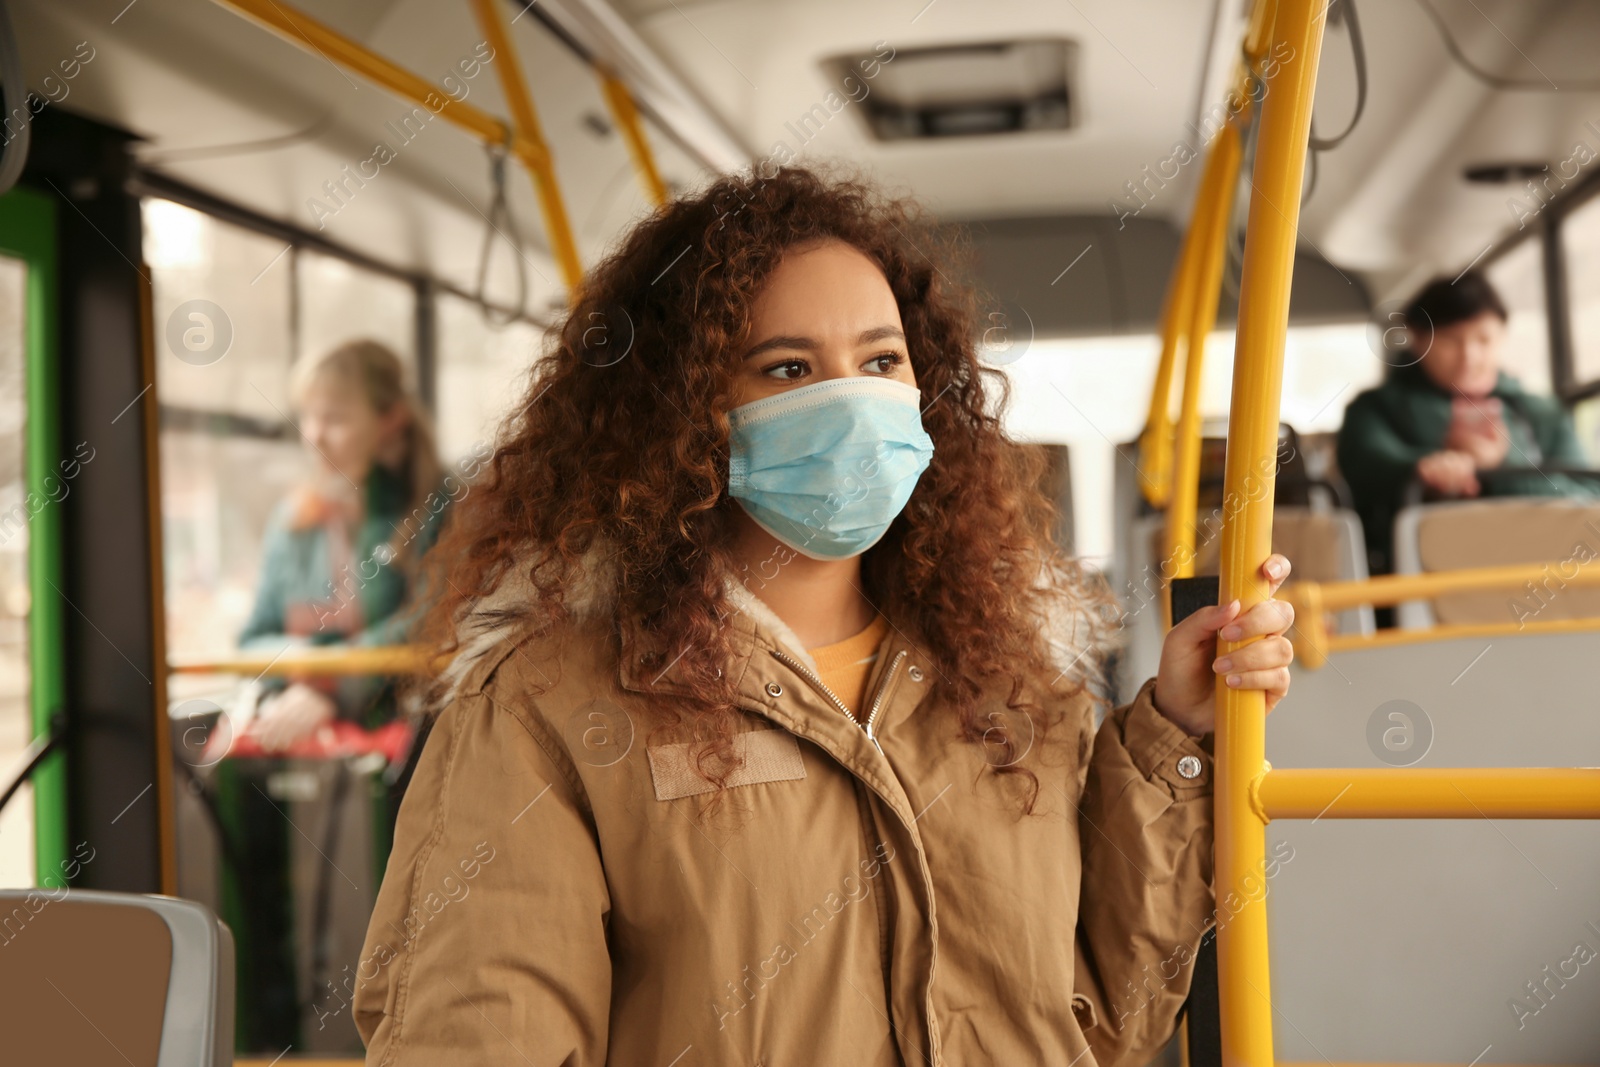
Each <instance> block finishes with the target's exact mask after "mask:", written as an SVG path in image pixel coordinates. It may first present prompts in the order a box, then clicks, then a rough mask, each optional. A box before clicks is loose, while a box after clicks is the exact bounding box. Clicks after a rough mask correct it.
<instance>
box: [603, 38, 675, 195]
mask: <svg viewBox="0 0 1600 1067" xmlns="http://www.w3.org/2000/svg"><path fill="white" fill-rule="evenodd" d="M600 88H601V91H602V92H604V93H605V97H606V103H607V104H608V105H610V107H611V117H612V118H614V119H616V120H617V128H618V129H619V130H621V131H622V139H623V140H624V141H626V142H627V144H628V154H629V155H630V156H632V157H633V169H634V170H636V171H638V172H639V183H640V184H641V185H643V186H644V192H645V195H646V196H648V197H649V198H650V202H651V203H653V204H655V206H656V207H661V206H662V205H664V204H665V203H666V202H667V200H668V199H669V196H668V193H667V184H666V183H665V182H663V181H662V180H661V172H660V171H659V170H657V169H656V157H655V154H654V153H652V152H651V151H650V142H649V141H648V140H647V139H646V138H645V135H644V124H643V123H641V122H640V121H639V109H638V107H636V106H635V105H634V102H633V94H632V93H630V92H628V87H627V86H626V85H624V84H623V83H622V80H621V79H620V78H618V77H617V76H616V75H615V74H613V73H611V72H610V71H609V70H606V69H605V68H604V67H601V68H600Z"/></svg>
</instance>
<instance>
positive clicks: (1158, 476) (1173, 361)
mask: <svg viewBox="0 0 1600 1067" xmlns="http://www.w3.org/2000/svg"><path fill="white" fill-rule="evenodd" d="M1197 243H1198V242H1197V239H1196V237H1195V231H1194V227H1193V226H1191V227H1190V228H1189V231H1188V232H1187V233H1186V234H1185V235H1184V238H1183V243H1182V244H1181V245H1179V246H1178V259H1177V262H1175V263H1174V264H1173V265H1172V279H1171V281H1170V282H1168V283H1167V295H1166V298H1165V299H1164V300H1163V301H1162V305H1161V360H1160V362H1159V363H1157V364H1156V381H1155V385H1154V386H1153V387H1152V388H1151V391H1150V413H1149V414H1148V415H1147V416H1146V417H1145V420H1144V430H1143V431H1142V432H1141V433H1140V434H1139V462H1138V464H1137V468H1138V472H1139V491H1140V492H1141V493H1143V494H1144V498H1145V500H1146V501H1148V502H1149V504H1150V506H1151V507H1153V508H1164V507H1166V506H1167V503H1168V501H1169V500H1170V499H1171V497H1172V379H1173V375H1174V371H1175V370H1176V369H1177V363H1178V346H1179V345H1181V344H1182V343H1183V337H1184V333H1183V327H1184V325H1185V324H1186V323H1187V322H1188V321H1189V306H1190V304H1191V303H1192V302H1193V299H1194V275H1195V267H1196V263H1197V261H1198V259H1199V256H1198V254H1197V253H1196V251H1195V246H1196V244H1197Z"/></svg>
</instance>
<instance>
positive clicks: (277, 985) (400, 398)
mask: <svg viewBox="0 0 1600 1067" xmlns="http://www.w3.org/2000/svg"><path fill="white" fill-rule="evenodd" d="M405 377H406V375H405V368H404V365H403V364H402V362H401V360H400V358H399V357H398V356H397V355H396V354H395V353H394V352H393V350H391V349H390V348H389V347H387V346H386V345H383V344H381V343H380V342H378V341H374V340H366V339H361V340H352V341H348V342H346V343H344V344H341V345H339V346H337V347H335V348H333V349H331V350H329V351H326V352H323V353H320V354H317V355H315V356H313V357H311V358H308V359H305V360H302V361H301V362H300V363H299V364H297V365H296V366H295V368H294V371H293V374H292V379H291V393H292V398H293V401H294V407H295V409H296V413H297V422H298V428H299V432H300V437H301V439H302V440H303V441H304V443H305V446H306V451H307V453H308V458H310V460H311V461H312V470H311V473H310V475H309V477H308V478H307V479H306V480H305V482H304V483H303V484H302V485H300V486H299V487H297V488H296V489H295V490H294V491H292V492H291V493H289V494H288V495H287V496H286V497H285V498H284V499H283V500H282V501H281V502H280V503H279V505H278V507H277V508H276V510H275V511H274V512H273V515H272V518H271V519H270V520H269V523H268V526H267V530H266V533H265V536H264V539H263V545H262V566H261V577H260V580H259V582H258V585H257V589H256V600H255V606H254V609H253V610H252V611H251V613H250V618H249V621H248V622H247V623H246V625H245V628H244V631H243V632H242V633H241V634H240V638H239V642H240V645H241V647H245V648H253V649H261V650H273V651H276V650H280V649H284V648H287V647H293V646H317V645H348V646H364V645H392V644H400V643H403V642H405V641H406V640H407V636H408V631H409V628H410V623H411V620H412V615H413V614H414V612H413V611H412V609H411V604H412V603H414V602H416V601H418V600H419V599H420V598H419V597H418V596H417V595H416V594H417V583H416V582H415V581H414V577H415V575H416V573H417V572H416V564H417V563H418V561H419V560H420V559H421V557H422V556H423V554H424V553H425V552H427V550H428V549H429V548H431V547H432V545H433V542H434V540H435V539H436V538H437V535H438V530H439V525H440V522H441V518H442V513H443V511H444V510H445V507H446V505H447V504H448V503H449V499H450V496H451V495H452V494H448V493H446V492H445V491H444V487H445V486H446V485H448V484H450V480H448V479H445V478H443V477H442V475H443V473H444V472H443V471H442V469H441V467H440V463H439V459H438V455H437V453H436V450H435V447H434V441H433V433H432V431H431V429H430V428H429V425H428V421H427V417H426V414H425V412H424V411H423V409H422V407H421V405H420V403H419V402H418V400H417V398H416V396H415V395H414V394H413V393H412V392H411V391H410V390H409V389H408V388H407V386H406V381H405ZM258 685H259V686H260V690H259V693H258V694H257V695H256V697H255V699H254V701H253V703H254V707H255V710H254V714H253V715H251V716H249V717H248V718H247V719H242V720H241V722H242V723H247V725H242V726H241V725H240V724H238V723H236V724H235V729H236V731H237V732H238V736H239V738H241V739H243V740H247V741H254V742H256V744H254V745H250V744H247V745H245V746H243V747H236V748H235V750H234V751H233V753H232V754H231V758H229V759H228V760H226V761H225V762H224V764H223V765H222V766H221V767H219V768H218V770H219V772H220V778H219V783H218V784H219V793H220V796H219V799H220V800H221V801H222V802H223V805H224V811H225V812H226V815H225V821H227V822H229V823H231V824H232V827H231V832H232V833H233V834H237V835H239V843H240V844H241V845H242V846H243V847H240V848H237V849H235V850H234V858H233V867H234V868H235V869H234V875H235V877H236V879H237V883H238V886H239V889H238V892H239V894H240V896H239V898H238V901H237V904H236V906H235V909H234V913H233V914H228V915H226V917H227V918H228V920H229V922H230V924H231V925H233V926H234V929H235V930H236V931H239V933H238V935H237V936H238V938H239V955H238V959H239V966H238V985H239V993H240V996H239V1000H240V1004H241V1006H242V1010H241V1012H240V1016H239V1022H238V1031H239V1048H240V1049H242V1050H246V1051H266V1050H271V1051H281V1050H282V1049H283V1048H284V1047H285V1045H296V1046H300V1047H304V1046H303V1045H301V1037H302V1033H303V1032H304V1033H305V1034H306V1035H307V1036H309V1032H310V1029H311V1028H310V1026H309V1021H310V1017H311V1014H312V1013H314V1014H315V1015H316V1017H317V1029H318V1030H319V1031H320V1030H322V1028H323V1026H324V1023H325V1021H326V1020H325V1019H324V1018H323V1016H324V1014H334V1015H337V1013H334V1012H332V1011H331V1009H330V1010H329V1012H327V1013H324V1012H323V1011H321V1010H319V1002H320V1001H322V1000H324V999H327V997H328V994H327V992H326V991H325V990H324V985H325V984H326V983H325V982H324V979H326V980H328V981H332V980H333V979H335V978H337V977H338V975H337V974H333V973H331V972H334V971H336V970H337V963H338V962H340V961H333V962H330V961H329V960H327V959H326V958H325V953H326V952H327V948H326V947H325V946H326V945H327V944H329V943H331V942H329V940H328V934H329V931H327V930H326V929H322V925H323V924H324V923H326V922H327V921H328V908H327V905H326V903H325V902H326V899H327V893H328V889H329V887H328V886H327V885H322V886H319V887H318V890H317V894H316V895H317V899H318V904H317V906H316V908H315V910H314V913H313V914H312V915H311V916H304V917H301V920H300V922H298V923H297V922H296V919H295V916H294V914H293V908H294V901H295V900H297V899H299V895H298V894H296V893H294V892H292V890H291V884H290V878H291V868H292V866H293V864H292V860H291V851H292V850H291V847H290V846H291V845H292V841H291V831H290V829H289V825H288V823H287V820H286V819H285V818H284V813H283V812H282V811H281V810H280V809H279V808H278V805H277V802H276V801H275V800H274V799H273V796H272V795H269V794H276V793H277V792H278V791H277V790H276V789H275V788H274V782H275V781H276V780H277V779H278V778H280V777H282V773H283V770H284V758H285V757H309V758H319V757H322V758H326V757H328V756H329V755H330V754H332V755H334V759H335V764H336V767H335V770H336V773H335V774H334V775H333V778H332V781H333V785H332V786H331V788H330V795H329V799H328V800H327V806H328V809H329V815H328V821H327V824H326V826H327V828H326V829H324V831H323V835H326V836H325V839H324V841H323V842H322V845H321V846H319V847H320V848H322V849H323V850H324V851H325V852H333V851H335V849H334V846H333V844H332V843H331V841H332V835H334V834H336V833H337V832H338V830H337V828H338V826H339V825H340V823H341V822H342V821H344V820H345V819H346V818H347V817H348V814H349V812H348V810H347V808H346V805H345V797H346V795H347V793H348V791H349V789H350V788H351V785H352V778H351V776H350V775H349V774H347V773H346V770H345V768H344V766H343V764H342V762H339V761H338V759H337V753H339V752H340V751H342V749H341V745H342V744H343V742H342V741H341V740H340V739H339V738H338V737H337V736H336V732H335V731H333V730H332V729H331V727H332V725H333V724H334V723H335V722H336V721H344V722H349V723H354V724H356V725H357V726H360V727H363V728H365V729H367V730H373V729H376V728H379V727H382V726H384V725H385V724H388V723H390V722H392V721H394V720H395V719H396V717H397V712H398V698H397V688H398V687H397V685H396V683H395V680H394V679H392V678H386V677H382V676H374V675H348V676H337V677H298V678H297V677H293V676H291V677H288V678H262V679H260V681H259V683H258ZM251 702H252V701H251V698H250V697H249V696H248V695H247V697H246V704H249V703H251ZM410 736H411V734H410V732H408V731H404V730H392V731H388V732H387V734H386V735H385V737H382V738H371V739H370V740H371V741H372V743H373V745H374V746H375V747H376V748H377V749H380V750H382V751H384V752H385V754H386V756H387V757H388V758H389V760H390V762H389V766H388V770H387V771H386V773H385V774H384V775H383V776H382V777H381V778H374V779H370V780H369V782H368V784H369V787H370V789H371V790H372V791H373V792H372V796H371V803H369V804H366V806H367V807H368V808H369V810H370V811H371V813H372V819H373V822H374V825H373V826H372V842H373V852H374V856H373V859H374V862H376V863H380V864H381V863H382V862H383V860H384V858H385V857H386V856H387V854H388V850H389V842H390V839H391V837H392V826H393V820H394V816H395V811H396V810H397V808H398V806H399V798H400V794H401V793H402V792H403V791H404V789H405V785H406V780H407V778H408V774H407V773H406V772H407V768H408V766H409V762H410V754H409V751H408V748H410V744H411V743H410V740H409V739H410ZM324 741H327V742H329V743H328V744H324V743H323V742H324ZM236 745H237V742H236ZM412 751H414V749H412ZM280 799H281V798H280ZM311 832H312V833H316V832H317V831H315V830H312V831H311ZM330 862H331V861H330ZM318 877H320V878H321V879H323V880H324V881H326V880H327V879H328V877H329V875H328V872H327V871H326V870H321V871H320V872H319V874H318ZM306 922H310V923H311V924H312V925H313V926H314V927H316V929H313V930H312V944H313V946H314V947H313V949H312V959H310V960H306V961H302V965H300V966H297V963H296V955H297V950H296V933H295V931H296V927H297V926H303V925H304V924H305V923H306ZM307 987H309V988H310V989H311V990H312V992H311V994H310V996H309V998H308V997H307V996H306V995H305V994H304V993H303V992H301V990H303V989H305V988H307ZM330 988H331V987H330ZM348 1018H349V1016H348V1014H345V1015H344V1016H343V1018H339V1019H337V1025H339V1026H341V1027H342V1028H344V1029H345V1031H346V1034H345V1040H344V1041H343V1044H344V1045H346V1046H355V1047H359V1043H358V1041H357V1039H356V1035H355V1031H354V1028H353V1027H352V1026H351V1024H350V1023H349V1021H348ZM317 1040H318V1042H319V1045H318V1047H320V1048H323V1049H324V1050H331V1049H332V1047H333V1046H330V1045H329V1044H328V1043H329V1042H330V1041H334V1042H335V1043H337V1042H338V1039H337V1038H336V1037H334V1036H332V1035H328V1034H320V1035H319V1037H318V1039H317Z"/></svg>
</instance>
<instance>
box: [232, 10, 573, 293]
mask: <svg viewBox="0 0 1600 1067" xmlns="http://www.w3.org/2000/svg"><path fill="white" fill-rule="evenodd" d="M215 2H216V3H217V4H219V5H221V6H223V7H226V8H230V9H231V10H233V11H234V12H235V13H237V14H240V15H243V16H244V17H246V18H248V19H250V20H252V21H253V22H256V23H258V24H259V25H261V26H263V27H265V28H266V29H269V30H271V31H272V32H273V33H276V34H277V35H278V36H279V37H282V38H283V39H284V40H285V41H288V42H289V43H290V44H292V45H295V46H296V47H298V48H301V49H303V50H305V51H307V52H311V53H313V54H315V55H319V56H321V57H322V58H324V59H326V60H328V61H329V62H331V63H335V64H337V65H339V66H342V67H345V68H347V69H349V70H351V71H354V72H355V73H357V74H359V75H361V76H362V77H364V78H366V79H367V80H368V81H371V82H373V83H374V84H376V85H378V86H380V87H382V88H384V89H387V90H388V91H389V92H391V93H394V94H395V95H396V96H400V97H403V98H404V99H406V100H409V101H411V102H412V103H414V104H420V105H421V106H423V107H426V108H427V109H428V110H429V111H431V112H433V113H434V114H436V115H438V116H440V117H441V118H443V119H444V120H445V121H447V122H449V123H451V124H453V125H456V126H459V127H461V128H462V129H463V130H466V131H467V132H468V133H470V134H472V135H473V136H474V137H477V138H478V139H479V140H480V141H484V142H487V143H489V144H503V145H507V146H508V147H509V148H510V150H511V152H512V153H513V154H514V155H515V156H516V157H517V158H518V159H519V160H521V161H522V165H523V166H524V167H526V168H527V170H528V173H529V174H531V175H532V176H533V179H534V186H535V191H536V192H537V193H538V195H539V203H540V206H541V207H542V208H543V209H544V213H545V232H546V234H547V235H548V236H549V238H550V250H551V252H552V254H554V256H555V258H556V262H557V263H558V264H559V265H560V267H561V274H562V277H563V279H564V280H565V281H566V284H567V289H568V291H569V292H570V293H576V292H577V290H578V283H579V282H580V281H581V280H582V278H583V266H582V264H581V263H580V262H579V261H578V250H577V245H576V244H575V243H574V242H573V240H572V230H571V227H570V226H569V225H568V224H567V217H566V209H565V208H564V207H562V206H561V194H560V192H559V191H558V190H557V189H556V187H555V168H554V167H553V166H552V164H551V162H550V150H549V149H548V148H547V147H546V146H545V143H544V140H543V138H542V137H541V136H540V134H539V130H538V123H537V120H535V122H534V123H533V125H532V126H531V127H530V126H528V125H526V124H524V123H523V122H522V121H521V120H522V118H523V116H518V123H517V125H518V126H520V127H521V129H512V128H511V127H508V126H507V125H506V124H505V123H503V122H501V121H500V120H499V119H497V118H495V117H494V116H493V115H491V114H489V113H488V112H487V111H484V110H483V109H482V108H478V107H474V106H473V105H471V104H467V103H463V102H462V101H460V100H456V99H454V98H453V97H451V96H450V95H448V94H447V93H443V92H440V91H439V90H438V89H436V88H435V87H434V86H433V85H432V84H430V83H429V82H428V80H427V79H426V78H422V77H419V76H418V75H416V74H413V73H412V72H411V71H409V70H406V69H405V68H403V67H401V66H399V65H398V64H396V63H393V62H391V61H390V60H388V59H386V58H384V57H383V56H381V55H379V54H378V53H376V52H374V51H372V50H371V49H370V48H367V47H365V46H363V45H361V44H360V43H358V42H356V41H354V40H352V39H350V38H349V37H346V36H345V35H344V34H342V33H340V32H339V31H338V30H335V29H334V28H333V27H331V26H329V25H327V24H326V23H324V22H321V21H319V20H317V19H315V18H312V17H311V16H310V15H307V14H306V13H305V12H303V11H301V10H299V9H298V8H295V7H292V6H290V5H289V4H287V3H283V2H281V0H215ZM485 33H486V34H489V35H490V36H493V34H492V33H491V31H490V30H489V29H488V28H487V27H486V28H485ZM489 43H490V45H491V46H492V47H494V49H495V51H496V53H497V54H498V57H497V62H498V63H500V64H502V68H501V81H502V83H506V81H507V79H508V77H509V78H510V79H514V80H515V81H516V83H517V87H518V88H517V90H515V91H513V90H512V89H511V88H510V86H509V85H507V90H506V97H507V99H508V100H510V101H511V103H512V113H513V115H516V114H517V101H516V99H515V97H516V96H517V95H518V94H519V93H520V94H521V95H524V96H525V95H526V94H525V91H524V90H522V88H521V84H522V82H521V77H520V76H519V75H518V74H517V73H516V59H515V56H514V55H512V54H511V50H510V48H509V45H508V44H507V41H506V38H505V36H504V34H503V33H502V34H501V36H500V37H499V38H498V39H496V40H491V41H490V42H489ZM502 45H506V47H501V46H502ZM507 70H509V71H510V72H511V73H510V74H509V75H508V74H507V73H506V72H507ZM530 106H531V105H530Z"/></svg>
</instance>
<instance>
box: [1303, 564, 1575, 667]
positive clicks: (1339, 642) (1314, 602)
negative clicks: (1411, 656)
mask: <svg viewBox="0 0 1600 1067" xmlns="http://www.w3.org/2000/svg"><path fill="white" fill-rule="evenodd" d="M1549 566H1550V565H1549V564H1548V563H1514V564H1508V565H1505V566H1499V567H1473V568H1470V569H1465V570H1458V571H1434V572H1431V573H1427V574H1385V575H1380V576H1378V577H1376V578H1363V579H1359V580H1355V581H1345V582H1322V583H1319V582H1294V583H1291V584H1290V585H1288V586H1285V587H1284V588H1283V590H1282V591H1281V592H1280V593H1279V596H1280V597H1282V598H1283V599H1285V600H1287V601H1289V602H1290V603H1291V604H1293V605H1294V609H1295V628H1294V631H1293V632H1292V633H1291V635H1290V640H1291V641H1293V642H1294V650H1295V658H1296V659H1297V660H1299V661H1300V663H1301V665H1302V666H1304V667H1306V668H1307V669H1309V670H1316V669H1318V668H1319V667H1321V666H1322V665H1323V664H1324V663H1326V662H1327V657H1328V653H1329V652H1335V651H1341V650H1345V649H1352V648H1380V647H1385V646H1389V645H1401V644H1414V643H1417V642H1421V641H1444V640H1449V639H1451V638H1455V637H1481V636H1492V635H1499V634H1516V633H1567V632H1576V631H1581V630H1590V629H1595V628H1597V627H1600V619H1545V620H1538V619H1532V620H1523V619H1515V620H1511V619H1508V620H1506V621H1505V622H1491V623H1469V624H1455V625H1448V624H1447V625H1442V626H1433V627H1429V628H1427V629H1420V630H1386V631H1382V632H1380V633H1375V634H1330V633H1329V632H1328V615H1329V613H1331V612H1336V611H1340V610H1343V609H1345V608H1353V607H1358V606H1360V605H1363V604H1372V605H1374V606H1378V607H1383V606H1388V605H1392V604H1399V603H1402V602H1404V601H1407V600H1431V599H1433V598H1434V597H1438V596H1445V595H1447V594H1450V593H1467V592H1475V591H1481V590H1485V589H1504V588H1514V587H1516V586H1519V585H1526V584H1527V583H1530V582H1531V583H1534V584H1536V585H1537V584H1539V583H1541V582H1544V581H1546V580H1548V579H1549V577H1550V574H1549ZM1561 582H1562V585H1563V587H1567V586H1579V587H1583V586H1600V567H1590V568H1579V569H1578V570H1577V571H1575V572H1574V573H1573V574H1572V575H1571V576H1570V577H1569V576H1567V575H1562V576H1561Z"/></svg>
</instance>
